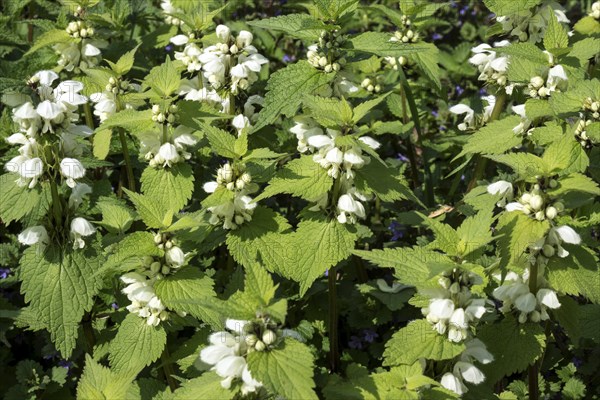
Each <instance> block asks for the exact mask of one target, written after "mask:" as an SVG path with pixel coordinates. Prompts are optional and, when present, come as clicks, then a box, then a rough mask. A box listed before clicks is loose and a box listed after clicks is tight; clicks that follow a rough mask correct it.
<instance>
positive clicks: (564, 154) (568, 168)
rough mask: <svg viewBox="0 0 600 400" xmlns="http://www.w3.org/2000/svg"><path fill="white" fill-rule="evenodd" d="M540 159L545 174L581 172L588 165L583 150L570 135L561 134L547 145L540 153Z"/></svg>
mask: <svg viewBox="0 0 600 400" xmlns="http://www.w3.org/2000/svg"><path fill="white" fill-rule="evenodd" d="M542 161H543V162H544V163H545V172H546V174H547V175H554V174H559V175H566V174H568V173H569V172H583V171H585V170H586V168H587V167H588V165H589V159H588V157H587V155H586V154H585V151H584V150H583V149H582V147H581V145H580V144H579V143H578V142H577V140H575V138H573V137H572V136H571V135H563V136H562V137H561V138H560V139H559V140H557V141H555V142H554V143H552V144H551V145H550V146H548V148H546V151H545V152H544V154H543V155H542Z"/></svg>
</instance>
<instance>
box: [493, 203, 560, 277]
mask: <svg viewBox="0 0 600 400" xmlns="http://www.w3.org/2000/svg"><path fill="white" fill-rule="evenodd" d="M549 228H550V224H549V223H548V221H538V220H536V219H534V218H531V217H529V216H527V215H525V214H523V213H521V212H520V211H513V212H505V213H502V215H501V216H500V218H499V219H498V226H497V227H496V229H497V230H498V234H499V236H500V237H499V239H498V248H499V249H500V267H501V268H505V267H506V266H508V265H510V264H513V265H519V264H521V263H524V262H525V261H526V258H527V256H526V254H525V251H526V250H527V249H528V248H529V246H530V245H531V244H533V243H534V242H536V241H537V240H538V239H540V238H542V237H543V236H544V235H545V234H546V232H547V231H548V229H549Z"/></svg>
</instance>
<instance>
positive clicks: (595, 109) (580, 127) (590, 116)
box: [575, 3, 600, 148]
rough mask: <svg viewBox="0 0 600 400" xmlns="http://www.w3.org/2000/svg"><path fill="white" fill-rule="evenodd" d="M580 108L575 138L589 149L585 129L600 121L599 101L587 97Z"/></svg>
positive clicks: (589, 141) (588, 139) (589, 143)
mask: <svg viewBox="0 0 600 400" xmlns="http://www.w3.org/2000/svg"><path fill="white" fill-rule="evenodd" d="M598 4H600V3H598ZM582 108H583V110H582V112H580V113H579V118H580V120H579V122H577V125H576V127H575V136H576V137H577V138H578V139H579V143H580V144H581V145H582V146H584V147H588V148H589V147H591V145H592V142H591V140H590V138H589V137H588V134H587V127H588V126H590V125H591V124H592V123H594V122H596V121H599V120H600V101H599V100H594V99H592V98H591V97H588V98H586V99H585V102H584V103H583V107H582Z"/></svg>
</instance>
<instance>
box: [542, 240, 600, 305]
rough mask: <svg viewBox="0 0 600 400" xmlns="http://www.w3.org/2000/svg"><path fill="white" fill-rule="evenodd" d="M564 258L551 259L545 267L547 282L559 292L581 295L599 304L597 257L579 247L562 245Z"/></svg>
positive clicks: (599, 281) (599, 282) (599, 290)
mask: <svg viewBox="0 0 600 400" xmlns="http://www.w3.org/2000/svg"><path fill="white" fill-rule="evenodd" d="M563 247H564V248H565V249H567V251H568V252H569V253H570V254H569V256H567V257H566V258H560V257H552V258H551V259H550V260H549V261H548V265H547V266H546V273H547V278H548V282H549V283H550V285H551V287H552V288H553V289H555V290H557V291H559V292H562V293H566V294H572V295H581V296H585V297H587V298H588V299H589V300H591V301H592V302H594V303H596V304H600V279H598V277H599V276H600V267H599V266H598V257H596V256H595V255H594V253H592V252H591V251H590V250H588V249H587V248H585V247H582V246H579V245H568V244H563Z"/></svg>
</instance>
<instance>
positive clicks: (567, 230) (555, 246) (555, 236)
mask: <svg viewBox="0 0 600 400" xmlns="http://www.w3.org/2000/svg"><path fill="white" fill-rule="evenodd" d="M562 243H569V244H580V243H581V237H580V236H579V234H578V233H577V232H575V231H574V230H573V228H571V227H570V226H567V225H561V226H558V227H552V228H551V229H550V230H549V231H548V235H547V236H545V237H543V238H541V239H539V240H538V241H536V242H535V243H534V244H533V245H531V246H530V248H529V250H530V254H531V256H532V257H531V260H530V262H531V263H534V262H537V263H538V264H540V265H545V264H546V263H547V262H548V259H549V258H550V257H552V256H554V255H556V256H558V257H560V258H565V257H567V256H568V255H569V252H568V251H567V250H565V249H564V248H563V247H562V246H561V245H562Z"/></svg>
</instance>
